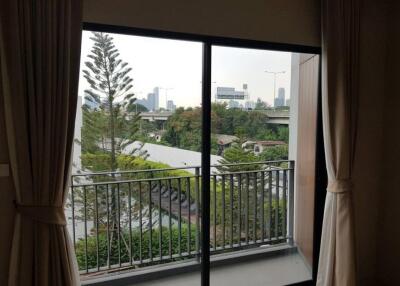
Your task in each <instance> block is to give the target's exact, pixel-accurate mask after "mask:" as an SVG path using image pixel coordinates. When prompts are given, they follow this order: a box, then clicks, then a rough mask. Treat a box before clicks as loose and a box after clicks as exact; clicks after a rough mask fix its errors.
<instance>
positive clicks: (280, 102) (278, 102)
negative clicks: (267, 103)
mask: <svg viewBox="0 0 400 286" xmlns="http://www.w3.org/2000/svg"><path fill="white" fill-rule="evenodd" d="M280 106H285V89H284V88H283V87H280V88H278V96H277V97H276V98H275V101H274V107H280Z"/></svg>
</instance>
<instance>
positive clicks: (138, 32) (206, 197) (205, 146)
mask: <svg viewBox="0 0 400 286" xmlns="http://www.w3.org/2000/svg"><path fill="white" fill-rule="evenodd" d="M83 30H88V31H97V32H105V33H115V34H124V35H131V36H145V37H155V38H161V39H171V40H183V41H195V42H200V43H202V44H203V55H202V56H203V58H202V63H203V65H202V132H201V134H202V140H201V142H202V148H201V205H202V207H201V240H200V252H201V255H200V257H201V259H200V267H201V286H209V285H210V248H209V245H210V192H208V191H204V190H209V188H210V179H209V178H210V155H211V120H210V118H211V100H212V99H211V56H212V47H213V46H225V47H234V48H250V49H262V50H271V51H280V52H294V53H309V54H319V55H320V54H321V48H320V47H313V46H304V45H295V44H284V43H274V42H267V41H259V40H250V39H239V38H231V37H220V36H209V35H198V34H191V33H181V32H171V31H162V30H154V29H144V28H134V27H126V26H115V25H108V24H99V23H89V22H84V23H83ZM320 89H321V88H320V87H319V90H320ZM320 98H321V95H320V92H319V105H320V101H321V100H320ZM320 114H321V110H320V108H319V110H318V117H319V120H318V121H320V120H322V119H321V118H320ZM321 138H322V126H321V124H318V130H317V140H318V145H317V150H316V153H317V162H316V170H317V171H316V183H317V184H316V190H315V193H316V199H317V200H316V201H315V209H316V211H315V217H314V221H315V222H316V223H315V226H314V227H315V228H314V237H315V239H314V259H313V261H315V263H313V264H314V265H313V277H314V279H313V280H315V277H316V272H317V268H316V266H317V264H316V263H318V262H317V261H318V255H319V240H320V237H321V229H322V226H321V225H322V215H321V207H318V206H322V211H323V205H324V200H325V196H324V195H322V194H324V193H322V191H323V190H321V189H322V188H324V186H325V185H326V178H325V172H321V167H322V168H324V166H325V165H324V164H325V161H324V158H323V155H324V152H323V142H322V140H321ZM321 145H322V146H321ZM309 282H310V283H313V281H309ZM299 285H300V284H299ZM301 285H304V284H303V283H301Z"/></svg>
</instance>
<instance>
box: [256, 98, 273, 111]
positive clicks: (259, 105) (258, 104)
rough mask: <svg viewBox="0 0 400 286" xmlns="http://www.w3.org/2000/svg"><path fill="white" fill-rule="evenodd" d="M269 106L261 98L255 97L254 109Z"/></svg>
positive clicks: (263, 108) (262, 108)
mask: <svg viewBox="0 0 400 286" xmlns="http://www.w3.org/2000/svg"><path fill="white" fill-rule="evenodd" d="M269 107H271V106H270V105H269V104H268V103H267V102H265V101H263V100H262V99H261V98H257V102H256V106H255V107H254V109H255V110H265V109H268V108H269Z"/></svg>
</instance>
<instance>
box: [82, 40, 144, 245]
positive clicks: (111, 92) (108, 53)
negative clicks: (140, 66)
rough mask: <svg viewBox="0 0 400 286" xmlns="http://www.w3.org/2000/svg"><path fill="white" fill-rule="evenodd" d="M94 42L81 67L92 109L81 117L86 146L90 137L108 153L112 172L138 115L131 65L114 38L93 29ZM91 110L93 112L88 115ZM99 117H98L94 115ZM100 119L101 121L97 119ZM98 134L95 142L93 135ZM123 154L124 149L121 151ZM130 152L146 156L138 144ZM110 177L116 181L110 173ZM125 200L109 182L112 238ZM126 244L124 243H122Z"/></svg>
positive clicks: (133, 137)
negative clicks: (119, 199) (123, 58)
mask: <svg viewBox="0 0 400 286" xmlns="http://www.w3.org/2000/svg"><path fill="white" fill-rule="evenodd" d="M90 39H91V40H92V41H93V42H94V44H93V47H92V49H91V51H90V54H89V55H88V58H89V60H88V61H86V62H85V63H84V64H85V67H86V69H84V70H83V76H84V78H85V79H86V81H87V82H88V83H89V85H90V89H87V90H85V99H86V100H87V101H89V102H92V103H93V104H94V106H96V107H97V108H95V109H94V110H92V111H89V108H87V107H86V110H85V111H86V112H85V117H84V120H85V119H86V120H87V123H88V124H86V125H85V124H84V125H85V128H86V129H85V132H86V133H87V136H86V137H85V136H83V138H84V139H87V142H86V143H91V144H87V146H88V147H90V146H91V147H93V140H95V145H96V144H97V145H98V146H99V149H103V151H105V152H104V153H105V154H109V156H110V160H108V162H109V164H110V165H109V171H111V172H114V171H116V170H117V168H118V164H117V156H118V154H120V153H121V152H122V151H123V150H124V148H125V147H126V146H127V145H129V144H131V143H133V142H134V141H135V140H136V137H137V135H138V134H137V133H138V131H139V126H140V125H139V121H140V115H139V113H138V112H134V110H135V108H133V106H134V105H135V100H136V98H135V96H134V93H133V92H132V91H131V89H132V87H133V84H132V83H133V79H132V78H131V77H130V73H131V71H132V68H130V67H129V66H128V63H126V62H124V61H122V60H121V59H120V53H119V51H118V49H117V48H116V47H115V45H114V43H113V38H112V37H111V36H110V35H108V34H106V33H100V32H94V33H93V36H92V37H91V38H90ZM90 112H92V113H91V114H90ZM97 116H98V117H97ZM98 120H101V122H97V121H98ZM96 136H97V142H96V139H94V138H96ZM124 153H126V152H124ZM130 153H131V155H134V156H141V157H145V156H146V154H145V152H143V151H142V150H141V145H139V147H137V148H132V150H131V151H130ZM111 179H113V180H115V174H114V173H112V175H111ZM122 204H124V202H118V201H117V190H116V186H115V184H112V185H111V204H110V219H111V228H112V233H111V235H112V236H111V240H110V244H111V245H112V244H113V237H115V236H116V231H117V230H118V229H119V228H118V227H117V223H118V212H120V211H121V209H122V210H123V209H124V208H126V206H124V205H122ZM125 244H126V243H125Z"/></svg>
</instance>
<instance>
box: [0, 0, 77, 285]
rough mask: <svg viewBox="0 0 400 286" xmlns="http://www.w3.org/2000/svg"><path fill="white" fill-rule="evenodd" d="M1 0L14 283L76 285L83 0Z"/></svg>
mask: <svg viewBox="0 0 400 286" xmlns="http://www.w3.org/2000/svg"><path fill="white" fill-rule="evenodd" d="M0 5H1V6H0V16H1V17H0V19H1V21H0V57H1V61H0V62H1V67H0V79H1V82H2V85H1V87H2V90H1V95H2V96H3V97H4V103H5V119H6V129H7V134H6V136H7V140H8V143H9V149H10V150H9V153H10V154H9V155H10V161H11V162H10V163H11V169H12V177H13V180H14V184H15V189H16V198H17V200H16V202H15V207H16V210H17V216H16V220H15V226H14V237H13V245H12V250H11V251H12V253H11V261H10V270H9V285H10V286H14V285H21V286H22V285H23V286H27V285H37V286H52V285H57V286H59V285H78V284H79V274H78V271H77V265H76V259H75V254H74V251H73V248H72V244H71V242H70V240H69V236H68V232H67V228H66V219H65V215H64V204H65V201H66V195H67V183H68V176H69V168H70V162H71V153H72V143H73V134H74V120H75V112H76V102H77V89H78V77H79V57H80V41H81V22H82V3H81V0H57V1H51V0H36V1H34V0H30V1H28V0H24V1H22V0H15V1H2V2H0Z"/></svg>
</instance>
